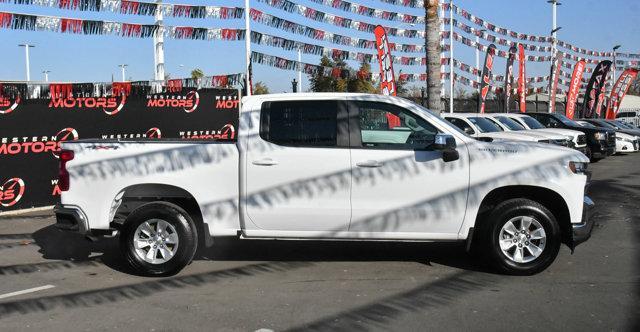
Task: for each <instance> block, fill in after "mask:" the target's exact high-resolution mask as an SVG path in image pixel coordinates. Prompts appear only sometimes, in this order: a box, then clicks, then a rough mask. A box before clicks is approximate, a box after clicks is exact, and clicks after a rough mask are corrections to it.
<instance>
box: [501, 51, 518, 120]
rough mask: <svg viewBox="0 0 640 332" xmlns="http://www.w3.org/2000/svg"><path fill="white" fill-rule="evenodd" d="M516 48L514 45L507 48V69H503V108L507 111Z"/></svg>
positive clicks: (511, 87)
mask: <svg viewBox="0 0 640 332" xmlns="http://www.w3.org/2000/svg"><path fill="white" fill-rule="evenodd" d="M517 52H518V49H517V48H516V47H515V46H511V48H509V57H508V58H507V69H506V71H505V76H506V77H505V80H504V110H505V112H509V104H510V102H511V93H512V91H511V90H512V89H513V62H514V61H515V59H516V54H517Z"/></svg>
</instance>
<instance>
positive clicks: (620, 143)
mask: <svg viewBox="0 0 640 332" xmlns="http://www.w3.org/2000/svg"><path fill="white" fill-rule="evenodd" d="M590 120H591V121H590ZM598 120H599V119H581V120H578V121H576V122H578V123H579V124H581V125H583V126H585V127H590V128H613V127H607V126H608V125H609V124H608V123H606V122H604V120H601V121H598ZM639 144H640V143H638V136H635V135H629V134H627V133H626V132H623V131H619V130H616V153H629V152H637V151H638V145H639Z"/></svg>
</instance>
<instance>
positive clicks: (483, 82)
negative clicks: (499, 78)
mask: <svg viewBox="0 0 640 332" xmlns="http://www.w3.org/2000/svg"><path fill="white" fill-rule="evenodd" d="M495 54H496V45H493V44H491V45H489V48H488V49H487V56H486V57H485V58H484V67H483V68H482V76H481V79H480V104H479V105H478V113H484V107H485V101H486V100H487V94H489V89H490V88H491V86H490V83H491V71H492V70H493V57H494V56H495Z"/></svg>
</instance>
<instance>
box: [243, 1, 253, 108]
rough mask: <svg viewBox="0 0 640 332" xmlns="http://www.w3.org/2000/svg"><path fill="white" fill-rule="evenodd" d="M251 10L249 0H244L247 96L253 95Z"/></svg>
mask: <svg viewBox="0 0 640 332" xmlns="http://www.w3.org/2000/svg"><path fill="white" fill-rule="evenodd" d="M250 12H251V6H250V5H249V0H244V32H245V35H244V48H245V52H246V54H245V60H246V67H245V76H246V87H247V96H251V89H252V87H251V86H250V84H251V24H250V21H249V13H250Z"/></svg>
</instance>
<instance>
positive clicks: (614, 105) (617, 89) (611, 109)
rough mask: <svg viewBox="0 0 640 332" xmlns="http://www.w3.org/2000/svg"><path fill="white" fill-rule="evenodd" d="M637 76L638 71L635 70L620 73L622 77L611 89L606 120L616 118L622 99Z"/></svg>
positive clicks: (630, 69)
mask: <svg viewBox="0 0 640 332" xmlns="http://www.w3.org/2000/svg"><path fill="white" fill-rule="evenodd" d="M637 76H638V69H635V68H629V69H627V70H625V71H624V72H622V75H620V78H618V81H617V82H616V84H615V85H614V86H613V89H611V97H609V105H608V107H607V113H606V118H607V119H610V120H614V119H615V118H616V115H617V114H618V109H619V108H620V103H621V102H622V98H624V96H625V95H626V94H627V91H629V88H630V87H631V83H633V81H635V79H636V77H637Z"/></svg>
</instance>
